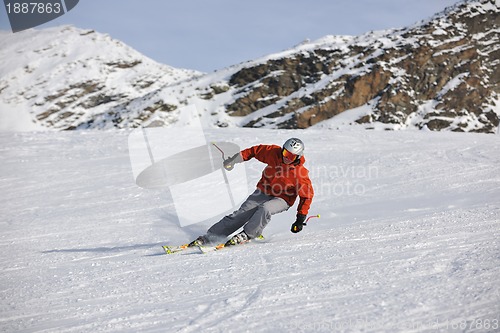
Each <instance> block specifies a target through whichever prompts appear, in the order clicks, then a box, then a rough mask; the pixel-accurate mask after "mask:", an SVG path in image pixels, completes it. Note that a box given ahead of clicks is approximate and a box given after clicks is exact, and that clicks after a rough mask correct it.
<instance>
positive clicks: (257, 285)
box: [0, 129, 500, 332]
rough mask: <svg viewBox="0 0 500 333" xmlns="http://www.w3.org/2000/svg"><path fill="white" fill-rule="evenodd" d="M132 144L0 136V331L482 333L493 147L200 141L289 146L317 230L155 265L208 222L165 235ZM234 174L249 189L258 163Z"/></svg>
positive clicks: (498, 288)
mask: <svg viewBox="0 0 500 333" xmlns="http://www.w3.org/2000/svg"><path fill="white" fill-rule="evenodd" d="M130 133H131V132H130V131H104V132H87V131H77V132H38V133H29V132H26V133H0V142H1V145H0V170H1V172H0V188H1V192H2V195H1V202H2V204H1V206H0V214H1V220H0V223H1V229H2V232H1V238H0V253H1V254H0V261H1V267H2V270H1V272H0V286H1V289H0V292H1V303H0V331H2V332H342V331H347V332H360V331H361V332H403V331H404V332H465V331H474V332H476V331H477V332H493V331H497V332H498V330H499V325H500V323H499V320H500V317H499V314H500V247H499V242H500V241H499V239H500V154H499V151H500V143H499V140H498V136H495V135H481V134H461V133H430V132H424V131H419V132H417V131H407V132H384V131H336V130H330V131H326V130H314V129H310V130H307V131H271V130H252V129H219V130H216V129H212V130H207V131H206V132H205V136H206V139H207V142H211V141H217V140H220V141H226V142H233V143H235V144H237V145H239V146H240V147H242V148H243V147H248V146H251V145H255V144H260V143H275V144H281V143H282V142H284V140H285V139H287V138H289V137H291V136H297V137H300V138H302V140H303V141H304V142H305V144H306V158H307V164H306V165H307V166H308V168H309V170H310V172H311V178H312V181H313V185H314V187H315V190H316V196H315V198H314V202H313V205H312V208H311V211H310V214H321V218H320V219H312V220H311V221H310V222H309V224H308V226H306V227H305V228H304V230H303V231H302V232H301V233H299V234H292V233H291V232H290V231H289V230H290V225H291V224H292V223H293V222H294V217H295V208H296V206H295V207H293V208H291V209H290V210H289V211H287V212H286V213H282V214H279V215H275V216H274V217H273V220H272V222H271V223H270V225H269V226H268V228H266V229H265V231H264V236H265V240H264V241H260V242H252V243H250V244H247V245H242V246H240V247H235V248H231V249H224V250H221V251H217V252H211V253H209V254H199V253H197V252H196V251H194V252H193V251H191V252H186V253H182V254H175V255H166V254H164V253H163V250H162V248H161V245H163V244H174V245H175V244H182V243H185V242H187V241H190V240H192V239H193V238H195V237H197V236H198V235H200V234H202V233H203V232H204V231H205V230H206V229H207V228H208V227H209V226H210V225H211V223H213V222H215V221H216V219H215V218H214V220H213V221H207V222H204V223H199V224H193V225H190V226H188V227H181V226H180V225H179V216H177V214H176V211H175V207H174V205H173V202H172V199H171V195H170V194H169V191H168V190H161V189H157V190H151V189H150V190H148V189H143V188H140V187H138V186H137V185H136V184H135V182H134V177H133V173H132V168H131V163H130V159H129V149H128V146H127V142H128V137H129V135H130ZM237 168H245V170H246V174H247V178H248V179H247V183H248V191H249V192H250V191H252V190H253V188H254V186H255V184H256V182H257V180H258V178H259V176H260V172H261V171H262V169H263V165H262V164H260V163H258V162H256V161H249V162H246V163H245V164H241V165H237ZM214 186H224V184H219V185H217V184H214ZM192 190H193V191H194V192H195V191H196V190H197V189H196V188H193V189H192ZM203 205H204V203H203V202H196V203H193V209H198V208H203Z"/></svg>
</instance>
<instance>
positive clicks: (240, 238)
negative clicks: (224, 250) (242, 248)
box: [224, 231, 250, 246]
mask: <svg viewBox="0 0 500 333" xmlns="http://www.w3.org/2000/svg"><path fill="white" fill-rule="evenodd" d="M249 241H250V237H248V235H247V234H246V232H244V231H242V232H240V233H239V234H236V235H234V236H233V237H231V238H230V239H229V240H228V241H227V242H226V244H224V246H232V245H238V244H244V243H248V242H249Z"/></svg>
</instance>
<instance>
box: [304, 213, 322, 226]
mask: <svg viewBox="0 0 500 333" xmlns="http://www.w3.org/2000/svg"><path fill="white" fill-rule="evenodd" d="M315 217H317V218H320V215H319V214H318V215H311V216H309V217H308V218H307V220H306V222H304V225H307V222H309V220H310V219H312V218H315Z"/></svg>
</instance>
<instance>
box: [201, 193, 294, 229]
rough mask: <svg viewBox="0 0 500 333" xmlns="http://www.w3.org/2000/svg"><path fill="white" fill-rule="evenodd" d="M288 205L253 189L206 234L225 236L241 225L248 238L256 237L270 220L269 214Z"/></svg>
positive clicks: (282, 209) (276, 212) (280, 210)
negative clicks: (236, 207)
mask: <svg viewBox="0 0 500 333" xmlns="http://www.w3.org/2000/svg"><path fill="white" fill-rule="evenodd" d="M288 208H290V206H289V205H288V204H287V203H286V201H285V200H283V199H281V198H277V197H273V196H270V195H267V194H264V193H262V192H261V191H260V190H259V189H257V190H255V192H253V193H252V194H251V195H250V196H249V197H248V198H247V199H246V200H245V202H243V203H242V204H241V207H240V208H239V209H238V210H237V211H235V212H233V213H232V214H230V215H227V216H225V217H224V218H222V220H220V221H219V222H217V223H216V224H214V225H213V226H212V227H211V228H210V229H208V234H209V235H213V236H224V237H227V236H229V235H231V234H232V233H234V232H235V231H237V230H238V229H239V228H241V227H243V230H244V231H245V232H246V234H247V235H248V236H249V237H250V238H255V237H258V236H260V235H261V234H262V230H264V228H265V227H266V225H267V224H268V223H269V221H270V220H271V215H274V214H278V213H281V212H284V211H285V210H288Z"/></svg>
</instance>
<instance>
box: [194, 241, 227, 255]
mask: <svg viewBox="0 0 500 333" xmlns="http://www.w3.org/2000/svg"><path fill="white" fill-rule="evenodd" d="M225 247H227V246H226V244H225V243H220V244H217V245H198V249H200V251H201V253H203V254H205V253H209V252H214V251H219V250H222V249H223V248H225Z"/></svg>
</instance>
